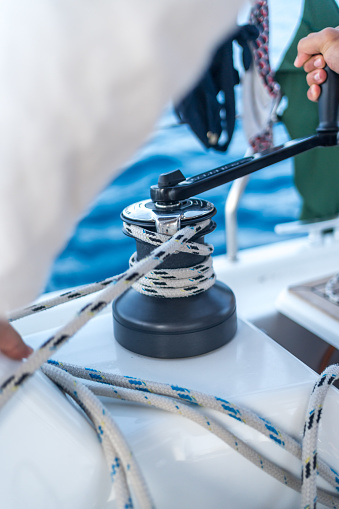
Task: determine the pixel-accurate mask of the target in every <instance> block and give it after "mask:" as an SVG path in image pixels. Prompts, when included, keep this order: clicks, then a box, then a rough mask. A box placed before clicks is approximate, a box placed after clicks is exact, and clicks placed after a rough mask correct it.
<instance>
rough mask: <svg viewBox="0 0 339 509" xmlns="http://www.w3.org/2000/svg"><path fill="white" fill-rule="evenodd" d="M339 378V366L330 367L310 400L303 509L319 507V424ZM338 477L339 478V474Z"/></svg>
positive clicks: (316, 385)
mask: <svg viewBox="0 0 339 509" xmlns="http://www.w3.org/2000/svg"><path fill="white" fill-rule="evenodd" d="M338 378H339V365H338V364H334V365H332V366H328V367H327V368H326V369H325V371H323V373H322V374H321V375H320V378H319V380H318V381H317V382H316V384H315V386H314V388H313V391H312V394H311V397H310V400H309V404H308V408H307V412H306V419H305V427H304V436H303V442H302V504H301V507H302V509H315V508H316V505H317V500H318V497H317V473H318V471H320V468H319V458H318V455H317V442H318V435H319V424H320V421H321V418H322V412H323V405H324V401H325V398H326V395H327V393H328V390H329V388H330V387H331V385H332V384H333V383H334V382H335V380H337V379H338ZM336 476H337V477H338V474H337V473H336ZM318 491H319V490H318ZM337 491H339V489H338V488H337ZM319 501H320V497H319Z"/></svg>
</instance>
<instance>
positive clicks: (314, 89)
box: [294, 27, 339, 101]
mask: <svg viewBox="0 0 339 509" xmlns="http://www.w3.org/2000/svg"><path fill="white" fill-rule="evenodd" d="M326 64H327V65H328V66H329V67H330V68H331V69H332V70H333V71H335V72H336V73H339V27H338V28H325V29H324V30H321V31H320V32H314V33H311V34H309V35H308V36H307V37H304V38H303V39H301V40H300V41H299V44H298V54H297V57H296V59H295V62H294V65H295V66H296V67H303V68H304V70H305V72H306V73H307V76H306V80H307V84H308V86H309V89H308V92H307V97H308V98H309V99H310V100H311V101H317V100H318V98H319V95H320V85H321V84H322V83H324V81H325V80H326V77H327V75H326V71H325V70H324V67H325V65H326Z"/></svg>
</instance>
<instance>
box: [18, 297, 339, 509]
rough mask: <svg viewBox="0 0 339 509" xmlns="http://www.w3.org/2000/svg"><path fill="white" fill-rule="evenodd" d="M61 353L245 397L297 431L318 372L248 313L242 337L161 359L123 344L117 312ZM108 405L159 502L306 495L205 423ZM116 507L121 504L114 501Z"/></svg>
mask: <svg viewBox="0 0 339 509" xmlns="http://www.w3.org/2000/svg"><path fill="white" fill-rule="evenodd" d="M73 305H74V303H72V306H73ZM49 313H53V312H52V311H50V312H49ZM47 334H48V333H46V332H43V333H41V332H40V333H36V334H33V335H31V336H29V337H27V340H28V342H29V343H30V344H31V345H32V346H34V347H36V346H38V344H40V343H41V342H42V341H43V340H44V339H46V336H47ZM56 357H57V358H58V360H64V361H68V362H72V363H77V364H80V365H83V366H87V367H88V366H91V367H95V368H97V369H100V370H107V371H111V372H114V373H119V374H123V375H131V376H135V377H140V378H144V379H151V380H157V381H161V382H167V383H175V384H180V385H181V386H184V387H188V388H193V389H197V390H200V391H204V392H208V393H210V394H214V395H217V396H220V397H223V398H226V399H228V400H231V401H235V402H241V403H243V404H246V405H247V406H248V407H250V408H252V409H253V410H255V411H257V412H259V413H260V414H261V415H262V416H264V417H266V418H268V419H269V420H271V421H272V422H273V423H275V424H276V425H278V426H281V427H283V428H284V429H285V430H287V431H289V432H291V433H292V434H293V435H294V436H297V437H300V436H301V432H302V428H303V419H304V414H305V409H306V404H307V399H308V396H309V394H310V392H311V390H312V386H313V382H314V380H315V377H316V376H315V374H314V373H313V372H312V370H310V369H309V368H307V367H306V366H304V365H303V364H302V363H301V362H299V361H298V360H297V359H295V358H294V357H293V356H291V355H290V354H289V353H288V352H286V351H285V350H284V349H283V348H281V347H280V346H278V345H277V344H276V343H275V342H273V341H272V340H270V339H269V338H268V337H267V336H265V335H264V334H263V333H261V332H260V331H258V330H257V329H255V328H254V327H252V326H250V325H249V324H248V323H245V322H242V321H239V330H238V333H237V335H236V337H235V338H234V339H233V340H232V341H231V342H230V343H229V344H228V345H226V346H224V347H223V348H221V349H219V350H217V351H215V352H212V353H209V354H206V355H204V356H201V357H198V358H191V359H183V360H155V359H149V358H144V357H141V356H139V355H136V354H133V353H131V352H128V351H126V350H125V349H123V348H122V347H121V346H120V345H118V344H117V343H116V342H115V341H114V338H113V331H112V318H111V316H110V314H108V313H106V314H104V315H103V316H101V317H99V318H97V319H96V320H95V321H94V322H92V323H89V324H88V325H87V326H86V327H85V328H84V329H83V331H81V332H79V333H78V334H77V335H76V336H75V337H74V338H73V340H71V342H70V343H68V344H67V345H65V346H64V347H63V349H62V350H61V351H60V352H59V353H58V355H57V356H56ZM331 399H332V404H331V407H330V408H327V409H326V410H325V417H324V422H323V426H322V430H321V441H320V452H321V454H322V455H323V456H325V457H327V459H330V460H331V464H332V465H333V466H334V467H336V468H339V440H338V438H337V436H336V430H335V429H334V427H333V426H332V424H331V423H332V422H338V420H339V400H338V394H337V392H336V390H333V394H332V395H331ZM108 406H109V409H110V411H111V412H112V414H113V415H114V418H115V419H116V422H117V423H118V425H119V427H120V429H121V430H122V432H123V433H124V435H125V436H126V438H127V440H128V442H129V444H130V446H131V447H132V449H133V452H134V454H135V455H136V458H137V459H138V461H139V462H140V465H141V467H142V470H143V472H144V475H145V477H146V479H147V482H148V484H149V487H150V490H151V493H152V496H153V498H154V501H155V506H156V508H157V509H173V507H175V508H178V509H187V508H188V507H194V508H197V509H200V508H201V509H205V508H206V507H217V508H222V507H226V506H227V508H228V509H233V508H234V509H239V508H240V509H241V508H247V507H251V509H256V508H258V509H259V508H260V509H262V508H268V507H272V506H273V505H274V507H275V508H278V509H280V508H288V509H290V508H291V507H298V505H299V495H297V494H295V493H294V492H293V491H292V490H290V489H289V488H286V487H285V486H283V485H280V484H279V483H278V482H277V481H275V480H273V479H272V478H270V477H269V476H268V475H267V474H266V473H264V472H262V471H261V470H260V469H258V468H256V467H254V466H253V465H252V464H250V463H249V462H248V461H247V460H246V459H244V458H242V457H241V456H239V455H238V454H237V453H236V452H234V451H233V450H232V449H231V448H230V447H228V446H226V445H225V444H224V443H223V442H221V441H220V440H219V439H218V438H216V437H215V436H213V435H212V434H210V433H208V432H207V431H205V430H203V429H202V428H200V427H199V426H198V425H196V424H194V423H191V422H189V421H187V420H186V419H183V418H181V417H179V416H174V415H169V414H166V413H164V412H163V411H158V410H155V409H152V408H140V407H138V406H136V405H134V404H126V403H123V402H112V403H109V404H108ZM210 413H212V414H213V415H216V414H215V413H214V412H210ZM326 414H328V415H326ZM217 419H218V420H220V421H222V422H224V423H227V425H228V427H229V429H231V430H234V431H236V432H237V433H240V435H241V437H242V438H243V439H244V440H246V441H247V442H248V443H249V444H251V445H253V446H254V447H255V448H256V449H257V450H259V451H261V452H262V453H264V454H265V455H266V456H268V457H270V458H271V459H274V461H277V462H278V463H279V464H280V465H282V466H285V467H287V468H289V469H291V470H292V471H293V472H294V473H295V474H296V475H299V473H300V465H299V462H298V461H296V460H294V459H293V458H292V457H291V456H290V455H289V454H287V453H286V452H285V451H283V450H281V449H280V448H279V447H278V446H276V445H275V444H273V443H271V442H270V441H269V440H268V439H266V438H264V437H262V436H261V435H259V434H258V433H256V432H254V431H252V430H249V429H247V428H246V427H245V426H244V425H242V424H239V423H238V422H236V421H233V420H231V419H230V418H227V417H224V416H219V415H218V416H217ZM231 421H232V422H231ZM70 482H71V483H72V481H70ZM74 507H77V506H74ZM79 507H80V506H79ZM102 507H104V506H102ZM109 507H115V506H114V503H113V502H112V505H110V506H109Z"/></svg>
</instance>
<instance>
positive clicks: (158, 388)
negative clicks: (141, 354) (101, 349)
mask: <svg viewBox="0 0 339 509" xmlns="http://www.w3.org/2000/svg"><path fill="white" fill-rule="evenodd" d="M208 224H209V220H207V221H204V222H202V223H200V224H198V225H196V226H191V227H186V228H184V229H183V230H181V231H179V232H177V233H176V234H175V235H174V236H173V237H172V238H170V239H169V240H166V241H165V243H164V244H159V239H156V238H155V235H154V232H147V233H146V234H145V233H144V232H141V234H142V235H144V234H145V235H147V236H148V238H152V242H153V243H154V244H155V245H156V243H158V244H159V245H158V247H156V248H155V250H154V251H153V252H152V253H151V254H150V255H149V256H148V257H146V258H145V259H143V260H141V261H139V262H136V263H135V264H134V265H133V266H132V267H131V268H130V269H129V270H128V271H126V272H125V273H123V274H120V275H119V276H116V277H113V278H108V279H106V280H105V281H103V282H101V283H95V284H92V285H89V286H88V287H83V288H80V289H77V290H75V291H71V292H66V293H64V294H62V295H61V296H60V297H59V298H55V299H52V300H51V301H50V302H45V303H39V304H37V305H34V306H31V307H30V308H27V309H26V310H24V311H21V312H18V313H16V315H15V316H14V317H13V316H12V319H15V318H18V317H22V316H27V315H28V314H32V313H36V312H38V311H41V310H44V309H49V308H50V307H53V306H55V305H57V304H59V303H61V302H65V301H68V300H72V299H75V298H79V297H81V296H83V295H87V294H88V293H93V292H95V291H99V290H102V291H101V292H100V295H99V297H97V298H96V299H95V300H94V301H93V302H91V303H90V304H87V305H86V306H85V307H84V308H83V309H82V310H81V311H80V312H79V314H78V315H77V316H76V317H75V318H74V319H73V320H71V321H70V322H69V323H68V324H67V325H66V326H64V327H62V328H61V329H60V330H59V331H58V332H57V333H56V334H55V335H53V336H52V337H51V338H49V339H48V340H47V341H46V342H45V343H44V344H43V345H41V347H40V348H39V349H38V350H36V351H35V352H34V353H33V354H31V356H30V357H29V358H28V359H27V361H26V362H24V363H22V365H21V366H20V367H19V369H18V370H17V371H16V373H14V375H12V376H11V377H9V378H7V379H6V380H5V381H4V382H3V383H2V385H1V387H0V407H1V406H2V405H4V404H5V403H6V401H7V400H8V399H9V398H10V397H11V395H12V394H13V393H14V392H15V390H16V389H18V388H19V387H20V386H21V385H22V384H23V383H24V382H25V381H26V380H27V379H28V378H29V377H30V376H31V375H32V374H33V373H34V372H35V371H36V370H37V369H39V367H41V368H42V371H43V372H44V373H45V374H46V375H47V376H49V377H50V378H51V379H52V380H54V381H55V382H56V383H57V384H58V385H59V386H61V387H63V389H64V390H65V392H66V393H67V394H69V395H70V396H71V397H72V398H73V399H75V400H76V401H77V402H78V404H79V405H80V406H81V408H82V409H83V410H84V411H85V412H86V413H87V415H88V416H89V417H90V418H91V420H92V422H93V425H94V427H95V429H96V431H97V434H98V436H99V439H100V441H101V443H102V445H103V447H104V451H105V455H106V458H107V462H108V465H109V468H110V473H111V479H112V482H114V483H115V484H114V486H115V487H116V489H117V502H118V507H119V508H126V507H133V503H132V498H131V493H130V488H129V484H130V485H131V486H133V491H134V493H135V494H136V496H137V498H138V501H139V505H140V507H141V508H142V509H146V508H147V509H149V508H151V507H153V505H152V502H151V498H150V495H149V493H148V491H147V488H146V485H145V483H144V480H143V476H142V473H141V472H140V470H139V468H138V466H137V465H136V463H135V461H134V460H133V455H132V453H131V451H130V450H129V448H128V446H127V445H126V443H125V441H124V439H123V437H122V435H121V434H120V432H119V430H118V429H117V427H116V425H115V424H114V422H113V421H112V418H111V416H110V415H109V413H108V411H107V410H106V409H105V408H104V407H103V405H102V403H101V402H100V400H98V398H96V397H95V396H94V394H99V395H106V396H107V395H110V396H112V397H115V398H119V399H125V400H129V401H138V402H139V403H144V404H147V405H152V406H156V407H157V408H163V409H165V410H168V411H171V412H174V413H179V414H180V415H184V416H185V417H187V418H190V419H192V420H194V421H195V422H198V423H199V424H200V425H202V426H204V427H205V428H206V429H208V430H209V431H211V432H213V433H214V434H216V435H217V436H219V437H220V438H221V439H222V440H224V441H225V442H226V443H228V444H229V445H230V446H231V447H233V448H234V449H236V450H237V451H239V452H240V453H241V454H243V455H244V456H245V457H246V458H248V459H250V461H252V462H253V463H255V464H256V465H258V466H259V467H260V468H261V469H263V470H264V471H266V472H267V473H269V474H270V475H273V476H274V477H275V478H276V479H279V480H280V481H281V482H283V483H284V484H286V485H288V486H290V487H291V488H293V489H295V490H299V491H300V489H301V481H300V479H297V478H296V477H295V476H293V475H292V474H290V473H289V472H287V471H286V470H284V469H282V468H280V467H279V466H277V465H275V464H274V463H272V462H270V461H269V460H267V459H266V458H264V457H262V456H261V455H260V454H259V453H257V452H256V451H254V450H253V449H251V448H250V447H249V446H248V445H247V444H245V443H244V442H242V441H241V440H240V439H239V438H238V437H236V436H235V435H234V434H233V433H231V432H229V431H228V430H227V428H226V425H225V426H224V425H221V424H220V423H218V422H216V421H215V420H214V419H212V418H211V417H206V416H204V415H203V414H201V413H200V412H199V411H197V409H194V408H190V407H191V406H192V405H195V406H196V407H206V408H212V409H215V410H219V411H221V412H223V413H226V414H227V415H229V416H230V417H232V418H234V419H236V420H237V421H239V422H242V423H246V424H247V425H250V426H251V427H253V428H254V429H257V431H260V432H261V433H263V434H264V435H265V436H268V437H269V438H270V439H271V440H272V441H274V443H276V444H277V445H279V446H280V447H283V448H284V449H285V450H287V451H289V452H290V453H292V454H293V455H294V456H296V457H298V458H300V457H301V456H302V458H303V464H306V463H305V460H304V452H303V453H301V445H300V444H299V443H298V442H297V441H296V440H294V439H293V438H291V437H289V436H288V435H287V434H286V433H284V432H282V431H281V430H279V429H278V428H277V427H275V426H274V425H273V424H272V423H270V422H269V421H268V420H266V419H264V418H262V417H259V416H258V415H256V414H255V413H254V412H252V411H250V410H248V409H246V408H242V407H240V406H239V405H234V404H233V403H231V402H229V401H226V400H224V399H221V398H217V397H214V396H209V395H207V394H203V393H198V392H195V391H190V390H189V389H186V388H182V387H177V386H174V385H173V386H169V385H165V384H159V383H157V382H149V381H144V380H138V379H135V378H132V377H118V376H116V375H111V374H109V373H101V372H99V371H97V370H94V369H91V368H85V369H83V368H80V367H76V366H70V365H67V364H65V363H59V362H57V361H50V362H49V363H48V364H45V362H46V361H47V360H48V358H49V357H50V356H51V355H52V354H55V352H56V350H57V349H58V348H60V347H61V346H62V345H63V344H64V343H65V342H66V341H68V340H69V339H70V338H71V337H72V335H74V334H75V332H77V331H78V330H79V329H80V328H81V327H83V326H84V325H85V324H86V323H87V322H88V321H89V320H90V319H91V318H92V317H93V316H95V315H96V314H97V313H99V312H100V311H101V310H102V309H103V308H104V307H105V306H107V304H109V302H111V301H112V300H113V299H114V298H116V297H117V296H119V295H121V294H122V293H123V292H124V291H126V290H127V289H128V288H129V287H130V286H131V285H133V284H134V283H135V282H137V281H138V280H139V279H140V277H142V276H144V275H145V274H147V277H148V273H149V272H151V271H154V269H155V267H157V266H158V265H159V264H160V263H162V262H163V261H164V260H165V259H167V257H169V256H170V255H171V254H173V253H175V252H178V251H180V250H182V251H185V252H187V249H192V248H190V247H187V243H188V242H189V239H191V238H192V237H194V235H196V234H197V233H198V232H202V230H203V229H205V228H206V227H207V226H208ZM139 233H140V232H139ZM162 241H163V239H160V242H162ZM192 244H195V243H192V242H191V243H190V245H192ZM198 246H200V247H201V246H203V249H205V248H206V246H205V245H201V244H198ZM193 250H196V247H195V246H194V247H193ZM207 251H208V252H207ZM207 251H206V255H207V256H208V255H209V254H208V253H210V252H211V251H210V247H209V246H207ZM189 252H190V253H192V250H190V251H189ZM200 253H201V252H199V253H198V254H200ZM161 272H162V271H161ZM157 276H158V274H157ZM194 284H195V283H194ZM60 368H61V369H60ZM77 378H85V379H87V380H91V381H92V384H91V386H90V387H86V386H85V385H84V384H83V383H81V382H80V381H79V380H77ZM93 381H95V382H98V383H99V385H96V386H93ZM110 385H111V386H112V387H110ZM323 385H324V384H320V385H319V387H322V386H323ZM75 388H76V389H75ZM326 393H327V391H326ZM326 393H325V392H324V394H322V397H323V398H325V395H326ZM178 400H180V401H179V402H178ZM319 420H320V419H319ZM318 424H319V423H318V422H315V423H314V428H313V432H314V429H316V428H317V425H318ZM305 429H306V428H305ZM317 432H318V431H317V429H316V435H315V436H317ZM306 436H307V440H306V441H307V444H309V442H308V434H306V433H305V437H306ZM312 437H313V438H312V440H313V441H312V447H313V449H312V450H313V451H315V450H316V448H315V446H314V436H313V435H312ZM315 440H316V438H315ZM304 442H305V439H304ZM307 444H306V442H305V443H303V448H304V447H309V445H307ZM305 454H306V455H307V453H305ZM307 457H309V456H307ZM307 468H308V467H306V469H307ZM317 470H318V471H319V473H320V475H321V476H322V477H324V479H326V480H327V481H328V482H329V483H330V484H331V485H332V486H333V487H334V488H335V490H336V491H339V475H338V474H337V472H335V470H333V469H332V468H331V467H329V466H328V465H327V464H326V463H325V462H323V461H321V460H320V459H319V458H317V461H316V468H314V469H313V472H312V474H314V471H315V473H316V472H317ZM305 478H306V476H305V475H304V476H303V483H304V484H305ZM313 478H314V476H313V477H312V478H311V476H307V479H308V481H307V486H309V483H313V484H312V490H311V491H312V494H313V493H314V491H315V493H317V487H316V479H313ZM306 491H307V495H304V493H305V492H306ZM309 492H310V490H309V488H307V489H306V488H303V502H302V507H303V508H306V507H310V508H311V507H315V503H316V498H315V499H314V498H313V506H312V505H309V506H307V505H305V504H306V502H304V501H305V500H306V498H305V497H306V496H307V497H309V496H310V495H309ZM312 496H313V495H312ZM318 496H319V501H320V502H322V503H324V504H325V505H327V506H329V507H332V508H336V507H337V508H339V498H338V497H336V496H334V495H333V494H332V493H329V492H327V491H325V490H318Z"/></svg>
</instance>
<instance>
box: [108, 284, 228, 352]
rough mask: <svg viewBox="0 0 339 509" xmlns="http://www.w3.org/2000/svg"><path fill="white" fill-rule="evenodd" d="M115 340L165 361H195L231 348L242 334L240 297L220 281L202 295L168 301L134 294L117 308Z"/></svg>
mask: <svg viewBox="0 0 339 509" xmlns="http://www.w3.org/2000/svg"><path fill="white" fill-rule="evenodd" d="M113 323H114V335H115V339H116V340H117V341H118V343H120V345H122V346H123V347H125V348H127V349H128V350H130V351H132V352H135V353H138V354H141V355H146V356H148V357H156V358H162V359H179V358H183V357H194V356H197V355H201V354H205V353H207V352H211V351H213V350H215V349H217V348H219V347H221V346H223V345H225V344H226V343H228V342H229V341H230V340H231V339H232V338H233V336H234V335H235V333H236V330H237V315H236V304H235V297H234V294H233V292H232V290H231V289H230V288H228V286H226V285H224V284H223V283H220V282H219V281H217V282H216V283H215V284H214V286H212V288H209V289H208V290H207V291H206V292H203V293H201V294H199V295H194V296H191V297H184V298H174V299H165V298H161V297H149V296H147V295H142V294H140V293H138V292H136V291H135V290H134V289H133V288H131V289H129V290H128V291H127V292H126V293H124V294H123V295H122V296H121V297H119V298H118V299H116V300H115V301H114V302H113Z"/></svg>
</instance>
